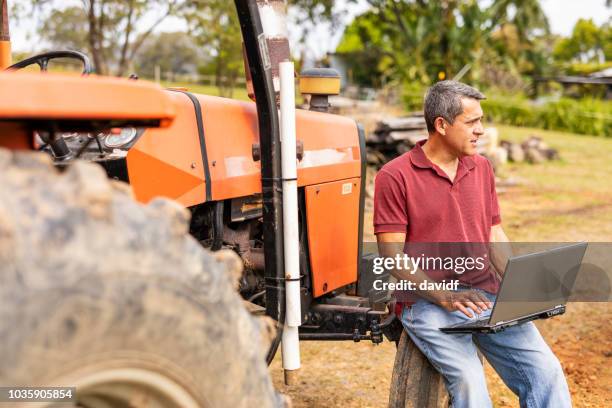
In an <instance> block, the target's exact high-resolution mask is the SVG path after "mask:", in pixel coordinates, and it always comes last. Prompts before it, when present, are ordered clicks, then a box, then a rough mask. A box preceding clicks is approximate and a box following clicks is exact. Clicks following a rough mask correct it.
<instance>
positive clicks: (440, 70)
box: [337, 0, 549, 85]
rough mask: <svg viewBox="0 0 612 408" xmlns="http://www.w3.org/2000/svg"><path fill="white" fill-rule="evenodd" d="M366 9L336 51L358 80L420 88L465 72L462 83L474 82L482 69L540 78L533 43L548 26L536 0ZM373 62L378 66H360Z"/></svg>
mask: <svg viewBox="0 0 612 408" xmlns="http://www.w3.org/2000/svg"><path fill="white" fill-rule="evenodd" d="M368 3H369V4H370V5H371V10H370V11H369V12H367V13H365V14H363V15H361V16H358V17H357V18H356V19H355V20H354V22H353V23H352V24H351V25H350V26H349V27H348V28H347V29H346V31H345V34H344V37H343V39H342V41H341V43H340V45H339V47H338V49H337V52H338V53H344V54H347V55H350V58H351V59H352V64H351V65H352V69H353V70H354V71H355V72H364V75H363V76H366V75H365V74H366V73H367V74H369V76H370V77H374V78H382V79H383V81H382V82H389V81H393V82H395V81H400V82H409V83H412V82H415V81H416V82H419V83H421V84H423V85H428V84H431V83H432V82H435V81H437V80H439V79H446V78H452V77H453V76H455V75H456V74H457V73H458V72H460V71H462V70H464V69H466V70H467V71H466V72H467V76H465V77H464V78H463V79H464V80H465V81H468V82H472V83H480V82H482V81H485V82H486V81H487V79H488V78H489V76H488V75H486V71H487V70H489V68H490V67H493V68H495V67H500V66H501V67H505V68H506V69H507V70H509V71H513V70H514V71H516V72H518V73H520V74H524V75H541V74H542V72H543V71H544V68H543V67H544V66H545V65H546V64H547V62H548V61H547V55H549V50H548V48H549V47H547V43H546V42H542V40H541V39H542V38H543V37H546V35H547V33H548V22H547V20H546V16H545V15H544V13H543V11H542V9H541V7H540V4H539V2H538V1H537V0H495V1H493V2H492V3H491V5H490V7H488V8H485V7H484V6H483V5H482V4H481V3H480V2H478V1H476V0H449V1H418V0H415V1H385V0H369V1H368ZM358 54H361V55H359V56H358ZM377 54H378V55H377ZM373 56H376V57H377V58H378V63H376V64H374V63H368V61H369V60H370V59H372V58H373ZM349 62H350V61H349ZM355 79H359V77H357V78H355ZM375 82H376V80H372V79H369V83H375ZM361 83H364V82H361ZM366 84H367V83H366Z"/></svg>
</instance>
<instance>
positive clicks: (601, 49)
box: [553, 19, 612, 63]
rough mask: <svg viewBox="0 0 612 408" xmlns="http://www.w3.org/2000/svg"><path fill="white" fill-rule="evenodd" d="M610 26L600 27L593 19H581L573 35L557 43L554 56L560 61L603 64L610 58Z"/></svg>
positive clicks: (611, 39)
mask: <svg viewBox="0 0 612 408" xmlns="http://www.w3.org/2000/svg"><path fill="white" fill-rule="evenodd" d="M610 33H611V30H610V24H609V23H606V24H604V25H602V26H601V28H600V27H597V25H596V24H595V23H594V22H593V20H592V19H588V20H585V19H580V20H578V21H577V22H576V24H575V25H574V29H573V30H572V35H571V36H570V37H569V38H563V39H561V40H559V42H557V44H556V45H555V49H554V52H553V54H554V56H555V58H556V59H557V60H559V61H574V62H582V63H589V62H596V63H601V62H603V61H604V60H607V59H609V58H610V56H611V55H610V51H611V49H610V42H611V41H612V37H611V34H610Z"/></svg>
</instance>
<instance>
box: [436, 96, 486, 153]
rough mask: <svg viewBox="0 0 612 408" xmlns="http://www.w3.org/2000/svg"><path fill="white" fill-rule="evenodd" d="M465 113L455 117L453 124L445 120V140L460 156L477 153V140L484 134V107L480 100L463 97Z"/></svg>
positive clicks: (462, 102)
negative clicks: (481, 105)
mask: <svg viewBox="0 0 612 408" xmlns="http://www.w3.org/2000/svg"><path fill="white" fill-rule="evenodd" d="M461 104H462V105H463V113H461V114H460V115H459V116H457V117H456V118H455V121H454V122H453V124H452V125H451V124H449V123H448V122H446V121H445V127H444V130H445V131H446V134H445V136H444V140H445V141H446V143H447V145H448V146H449V147H450V148H451V149H452V150H453V151H454V152H455V154H456V155H457V156H458V157H461V156H473V155H475V154H476V142H477V141H478V138H479V137H480V136H482V135H483V134H484V128H483V127H482V122H481V121H482V116H483V113H482V108H481V107H480V101H478V100H476V99H471V98H462V99H461Z"/></svg>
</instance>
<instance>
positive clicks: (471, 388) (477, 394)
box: [444, 362, 491, 407]
mask: <svg viewBox="0 0 612 408" xmlns="http://www.w3.org/2000/svg"><path fill="white" fill-rule="evenodd" d="M444 378H445V380H446V383H447V387H448V391H449V394H450V396H451V399H452V401H453V407H454V406H457V407H462V406H466V407H472V406H479V407H486V406H490V405H491V401H490V399H489V393H488V390H487V382H486V379H485V375H484V368H483V366H482V364H480V363H479V362H478V364H473V363H472V364H469V363H467V362H466V363H465V364H463V365H462V366H460V367H457V368H456V369H453V370H448V372H446V373H444Z"/></svg>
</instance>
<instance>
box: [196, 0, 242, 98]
mask: <svg viewBox="0 0 612 408" xmlns="http://www.w3.org/2000/svg"><path fill="white" fill-rule="evenodd" d="M184 16H185V18H186V20H187V23H188V27H189V34H190V35H191V36H192V37H193V38H194V39H195V41H196V42H197V44H198V45H199V46H201V47H203V48H205V49H206V50H208V53H209V57H210V59H211V62H210V63H209V64H207V65H206V66H204V67H203V70H204V71H205V72H212V73H213V74H214V76H215V83H216V85H217V88H218V89H219V95H221V96H228V97H231V96H232V94H233V90H234V87H235V85H236V80H237V79H238V77H239V76H240V75H244V63H243V58H242V34H241V31H240V24H239V22H238V15H237V14H236V8H235V6H234V3H233V2H231V1H227V0H208V1H206V2H201V3H197V4H193V5H192V6H191V7H189V8H187V9H186V11H185V13H184Z"/></svg>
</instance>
